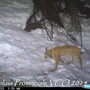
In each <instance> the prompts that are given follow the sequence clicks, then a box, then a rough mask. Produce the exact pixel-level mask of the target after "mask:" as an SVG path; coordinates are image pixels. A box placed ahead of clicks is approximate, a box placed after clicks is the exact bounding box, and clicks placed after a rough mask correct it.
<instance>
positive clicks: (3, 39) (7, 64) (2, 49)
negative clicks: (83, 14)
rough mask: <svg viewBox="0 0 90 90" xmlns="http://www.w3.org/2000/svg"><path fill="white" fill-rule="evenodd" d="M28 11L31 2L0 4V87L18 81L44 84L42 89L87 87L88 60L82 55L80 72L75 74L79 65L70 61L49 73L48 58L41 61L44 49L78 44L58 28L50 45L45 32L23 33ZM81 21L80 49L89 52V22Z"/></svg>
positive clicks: (1, 0)
mask: <svg viewBox="0 0 90 90" xmlns="http://www.w3.org/2000/svg"><path fill="white" fill-rule="evenodd" d="M32 8H33V3H32V0H0V85H1V82H3V80H4V81H5V82H6V81H8V80H10V81H13V82H16V81H18V80H19V81H23V82H24V84H25V82H28V83H29V82H34V83H35V82H36V83H38V84H39V83H40V82H42V83H43V84H45V82H47V83H46V86H51V87H53V86H60V87H63V86H65V87H66V86H69V87H72V86H80V84H78V85H75V83H74V85H73V82H76V80H77V81H79V82H80V83H81V82H83V84H85V83H90V57H89V55H87V52H85V51H83V54H82V62H83V69H82V70H78V68H77V67H78V66H79V65H78V64H77V62H76V61H74V62H72V63H71V64H69V65H66V64H65V65H59V66H58V69H57V70H56V71H55V72H50V70H51V69H53V68H54V63H55V62H54V60H52V59H51V58H48V59H47V60H46V59H45V58H44V52H45V48H46V47H47V48H48V49H51V48H53V47H55V46H63V45H67V44H71V45H79V44H77V43H75V42H72V41H71V40H69V38H68V36H67V35H66V34H65V30H63V29H62V28H58V29H57V31H58V33H55V34H54V39H53V41H50V40H48V38H47V35H46V32H45V30H43V31H42V30H40V29H36V30H35V31H32V32H26V31H24V30H23V29H24V27H25V23H26V20H27V19H28V17H29V15H30V14H32ZM81 21H82V28H83V46H84V47H85V48H86V49H87V50H88V52H90V20H89V19H88V20H87V19H86V20H85V19H84V20H81ZM55 30H56V28H55ZM57 35H58V37H56V36H57ZM44 80H45V81H44ZM69 81H70V83H69V84H68V82H69ZM65 82H66V83H65ZM83 84H82V83H81V86H82V85H83ZM35 85H36V84H35ZM35 85H32V86H35ZM39 85H40V84H39ZM43 86H45V85H43Z"/></svg>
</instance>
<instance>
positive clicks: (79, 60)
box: [76, 53, 82, 69]
mask: <svg viewBox="0 0 90 90" xmlns="http://www.w3.org/2000/svg"><path fill="white" fill-rule="evenodd" d="M76 56H77V57H76V60H77V61H78V63H79V64H80V67H79V69H82V59H81V53H78V54H77V55H76Z"/></svg>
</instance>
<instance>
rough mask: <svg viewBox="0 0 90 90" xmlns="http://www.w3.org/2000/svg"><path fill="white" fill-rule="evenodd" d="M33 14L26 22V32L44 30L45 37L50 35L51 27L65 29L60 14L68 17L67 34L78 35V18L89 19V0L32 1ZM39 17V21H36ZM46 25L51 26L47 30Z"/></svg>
mask: <svg viewBox="0 0 90 90" xmlns="http://www.w3.org/2000/svg"><path fill="white" fill-rule="evenodd" d="M32 2H33V4H34V5H33V13H32V15H31V16H30V17H29V18H28V20H27V22H26V27H25V30H26V31H29V32H30V31H32V30H35V29H37V28H41V29H45V30H46V32H47V35H48V36H49V32H51V33H52V37H50V36H49V37H50V39H51V40H52V38H53V27H62V28H66V27H65V25H64V23H63V21H62V20H63V19H62V17H61V14H63V15H65V16H69V19H70V28H69V29H68V30H67V34H68V35H70V33H72V32H77V33H78V34H79V33H81V32H82V28H81V23H80V18H85V19H89V18H90V0H32ZM38 16H39V19H38ZM47 24H49V25H50V26H51V28H48V26H47Z"/></svg>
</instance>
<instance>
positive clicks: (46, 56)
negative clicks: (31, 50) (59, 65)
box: [44, 48, 51, 58]
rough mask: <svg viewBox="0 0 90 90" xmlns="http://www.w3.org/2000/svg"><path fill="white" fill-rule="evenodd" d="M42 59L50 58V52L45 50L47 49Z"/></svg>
mask: <svg viewBox="0 0 90 90" xmlns="http://www.w3.org/2000/svg"><path fill="white" fill-rule="evenodd" d="M44 57H45V58H48V57H51V51H50V50H47V48H46V49H45V53H44Z"/></svg>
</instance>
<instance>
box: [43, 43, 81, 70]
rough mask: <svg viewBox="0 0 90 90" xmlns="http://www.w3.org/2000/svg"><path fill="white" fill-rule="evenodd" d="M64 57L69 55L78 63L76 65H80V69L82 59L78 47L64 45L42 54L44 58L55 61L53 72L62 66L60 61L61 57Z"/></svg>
mask: <svg viewBox="0 0 90 90" xmlns="http://www.w3.org/2000/svg"><path fill="white" fill-rule="evenodd" d="M65 55H69V56H71V57H72V58H73V57H74V58H75V60H77V61H78V63H79V64H80V69H82V59H81V50H80V48H79V47H77V46H71V45H66V46H58V47H54V48H52V49H50V50H47V49H46V51H45V53H44V57H45V58H48V57H50V58H53V59H54V60H55V67H54V70H53V71H55V70H56V69H57V67H58V65H59V64H62V65H63V64H64V62H63V61H62V60H61V57H62V56H65ZM71 61H72V60H69V61H68V62H67V64H69V63H70V62H71Z"/></svg>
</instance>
